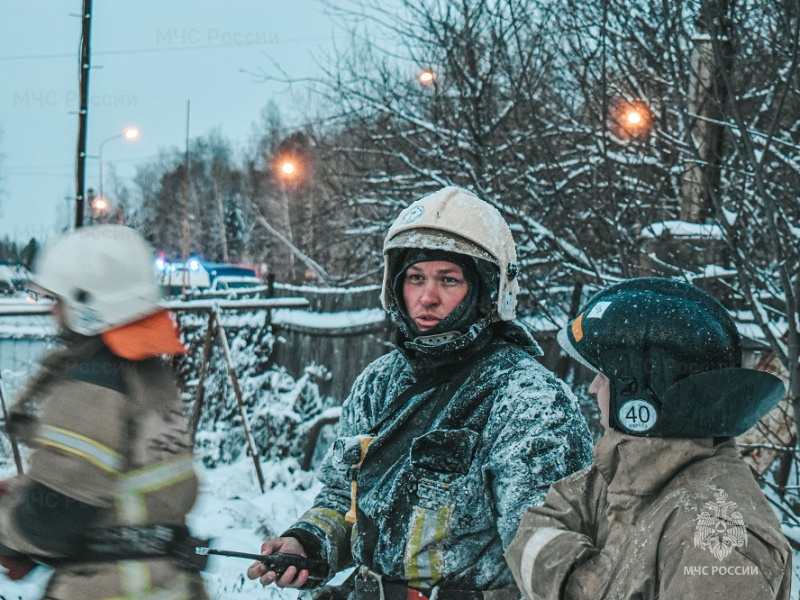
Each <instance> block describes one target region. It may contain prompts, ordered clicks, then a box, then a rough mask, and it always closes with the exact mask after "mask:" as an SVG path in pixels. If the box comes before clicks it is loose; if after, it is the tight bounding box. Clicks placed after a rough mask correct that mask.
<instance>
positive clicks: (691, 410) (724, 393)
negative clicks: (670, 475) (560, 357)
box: [558, 278, 785, 438]
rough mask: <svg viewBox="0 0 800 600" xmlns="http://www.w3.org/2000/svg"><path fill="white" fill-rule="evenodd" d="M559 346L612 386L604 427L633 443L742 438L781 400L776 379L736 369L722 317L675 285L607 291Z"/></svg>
mask: <svg viewBox="0 0 800 600" xmlns="http://www.w3.org/2000/svg"><path fill="white" fill-rule="evenodd" d="M558 341H559V343H560V344H561V347H562V348H564V349H565V350H566V351H567V353H568V354H570V355H571V356H572V357H573V358H575V359H576V360H578V361H579V362H581V363H582V364H584V365H586V366H587V367H589V368H590V369H592V370H594V371H599V372H601V373H603V374H604V375H605V376H606V377H608V378H609V380H610V382H611V397H610V400H609V415H608V417H609V425H610V426H611V427H612V428H613V429H616V430H619V431H622V432H625V433H628V434H631V435H638V436H647V437H682V438H695V437H724V436H735V435H740V434H742V433H744V432H745V431H746V430H747V429H749V428H750V427H752V426H753V425H755V423H756V422H757V421H758V420H759V419H760V418H761V417H762V416H763V415H764V414H765V413H766V412H767V411H769V410H770V409H771V408H772V407H773V406H774V405H775V403H776V402H778V401H779V400H780V399H781V398H782V397H783V394H784V391H785V390H784V386H783V383H782V382H781V381H780V379H778V378H777V377H775V376H773V375H770V374H768V373H764V372H762V371H754V370H752V369H742V368H741V364H742V346H741V340H740V338H739V333H738V331H737V330H736V325H735V323H734V322H733V319H732V318H731V316H730V315H729V314H728V311H727V310H725V308H724V307H723V306H722V305H721V304H720V303H719V302H718V301H717V300H716V299H714V297H713V296H711V295H710V294H708V293H706V292H704V291H702V290H700V289H699V288H696V287H694V286H693V285H690V284H688V283H684V282H680V281H673V280H670V279H661V278H639V279H630V280H627V281H623V282H621V283H617V284H615V285H612V286H609V287H608V288H606V289H604V290H602V291H600V292H599V293H598V294H596V295H595V296H594V297H593V298H592V299H591V300H589V303H588V304H587V305H586V306H585V307H584V309H583V311H582V312H581V313H580V314H579V315H578V317H577V318H576V319H574V320H573V321H571V322H570V323H569V325H568V326H567V327H566V328H564V329H563V330H562V331H561V332H560V333H559V335H558Z"/></svg>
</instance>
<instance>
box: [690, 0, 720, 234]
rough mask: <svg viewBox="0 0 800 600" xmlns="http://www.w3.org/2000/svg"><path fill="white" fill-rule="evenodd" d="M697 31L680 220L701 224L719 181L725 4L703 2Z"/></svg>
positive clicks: (709, 209)
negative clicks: (690, 152)
mask: <svg viewBox="0 0 800 600" xmlns="http://www.w3.org/2000/svg"><path fill="white" fill-rule="evenodd" d="M696 27H697V34H696V35H695V37H694V49H693V50H692V55H691V69H692V70H691V72H690V74H689V77H690V82H689V107H688V108H689V119H690V131H689V135H690V136H691V142H692V145H693V146H694V148H696V150H697V152H696V155H695V157H694V158H693V159H692V160H691V162H690V163H689V164H688V165H687V167H686V170H685V171H684V173H683V175H682V177H681V213H680V218H681V220H682V221H688V222H690V223H704V222H705V221H706V219H708V218H709V217H710V216H711V213H712V210H711V200H710V197H711V196H710V192H711V191H712V190H714V189H716V188H717V187H718V186H719V178H720V171H719V169H720V160H721V158H720V157H721V155H722V142H723V132H724V128H723V126H722V125H721V124H720V123H721V122H722V107H723V105H724V103H725V100H726V97H727V89H726V87H725V82H724V79H723V77H722V70H723V69H728V68H729V66H730V65H729V64H728V63H729V61H730V59H731V39H730V23H729V19H728V0H702V2H701V3H700V15H699V16H698V18H697V21H696ZM715 46H717V48H716V51H715ZM718 58H721V59H722V60H721V61H720V60H718Z"/></svg>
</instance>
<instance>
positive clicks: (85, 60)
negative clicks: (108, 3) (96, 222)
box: [75, 0, 92, 229]
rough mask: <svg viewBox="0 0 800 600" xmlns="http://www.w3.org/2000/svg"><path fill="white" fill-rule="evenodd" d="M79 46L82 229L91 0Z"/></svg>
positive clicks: (78, 205) (78, 207)
mask: <svg viewBox="0 0 800 600" xmlns="http://www.w3.org/2000/svg"><path fill="white" fill-rule="evenodd" d="M81 20H82V21H83V22H82V27H81V45H80V61H81V63H80V66H81V68H80V88H81V92H80V96H81V104H80V109H79V112H78V155H77V157H76V164H75V180H76V181H75V183H76V186H75V228H76V229H77V228H78V227H83V212H84V208H83V206H84V199H83V194H84V188H85V186H86V125H87V121H88V118H89V68H90V66H91V52H90V45H89V42H90V37H91V33H92V0H83V13H82V14H81Z"/></svg>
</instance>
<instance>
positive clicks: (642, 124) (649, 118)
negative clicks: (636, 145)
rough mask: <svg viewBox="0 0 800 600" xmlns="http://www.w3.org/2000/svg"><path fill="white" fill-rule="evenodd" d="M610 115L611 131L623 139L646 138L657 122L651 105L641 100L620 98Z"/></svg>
mask: <svg viewBox="0 0 800 600" xmlns="http://www.w3.org/2000/svg"><path fill="white" fill-rule="evenodd" d="M610 116H611V131H612V133H613V134H614V135H615V136H616V137H618V138H619V139H621V140H633V139H644V138H645V137H647V135H648V134H649V133H650V130H651V129H652V128H653V125H654V123H655V116H654V115H653V113H652V111H651V110H650V107H649V106H647V104H645V103H644V102H642V101H641V100H634V101H629V100H620V101H619V102H617V104H616V105H615V106H614V107H613V108H612V109H611V115H610Z"/></svg>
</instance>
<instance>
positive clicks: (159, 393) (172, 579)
mask: <svg viewBox="0 0 800 600" xmlns="http://www.w3.org/2000/svg"><path fill="white" fill-rule="evenodd" d="M37 378H38V379H39V382H38V383H36V379H37ZM28 396H29V397H28V398H26V402H28V401H31V402H35V403H36V404H37V405H38V406H39V410H38V411H37V412H36V415H35V420H34V421H33V423H32V425H30V426H28V427H26V428H25V430H24V431H23V437H24V439H23V441H24V442H25V443H26V444H28V445H30V446H31V447H32V448H34V450H33V452H32V453H31V455H30V459H29V466H28V468H27V472H26V474H25V475H23V476H19V477H16V478H15V479H13V480H11V482H10V483H11V486H10V490H9V492H8V493H7V494H6V495H5V496H3V497H2V498H0V543H2V544H3V546H5V547H6V548H7V549H8V548H10V549H12V550H15V551H17V552H20V553H23V554H28V555H33V556H38V557H47V558H48V559H51V560H52V561H54V562H55V564H56V567H55V570H54V573H53V576H52V578H51V579H50V582H49V584H48V587H47V590H46V592H45V596H44V597H45V598H51V599H58V600H66V599H69V600H73V599H80V600H99V599H110V598H114V599H117V598H136V599H141V600H147V599H155V598H170V599H175V600H200V599H203V598H206V595H205V592H204V591H203V587H202V581H201V578H200V575H199V574H198V573H196V572H188V571H185V570H182V569H180V568H179V567H178V566H177V565H176V564H174V561H173V560H172V559H169V558H158V559H148V560H126V561H118V562H113V561H110V562H88V563H87V562H84V563H73V564H72V565H69V564H65V563H63V562H62V563H59V562H58V561H59V559H64V558H66V559H67V560H69V559H70V557H73V558H74V557H75V555H76V553H78V552H80V548H81V546H82V544H83V542H82V541H81V540H80V539H81V537H82V536H84V535H85V533H86V532H87V530H90V529H94V528H97V529H102V528H111V527H117V526H138V525H167V526H184V525H185V516H186V514H187V513H188V512H189V510H190V509H191V508H192V505H193V504H194V501H195V498H196V496H197V488H198V485H197V484H198V482H197V477H196V475H195V471H194V467H193V463H192V447H191V443H190V439H189V435H188V428H187V423H186V420H185V419H184V417H183V414H182V404H181V400H180V396H179V394H178V390H177V387H176V385H175V382H174V380H173V378H172V374H171V373H170V372H169V370H168V369H167V367H166V366H165V365H164V364H163V363H162V362H161V360H160V359H158V358H151V359H147V360H142V361H128V360H125V359H122V358H120V357H118V356H115V355H114V354H112V353H111V352H110V351H109V350H108V348H107V347H106V346H105V345H104V344H103V343H102V341H101V340H100V338H99V337H95V338H88V339H84V340H83V341H81V342H79V343H77V344H75V345H74V346H71V347H69V348H66V349H61V350H57V351H55V352H53V353H52V354H51V355H50V356H48V357H46V358H45V359H44V361H43V367H42V369H41V370H40V373H39V374H38V375H37V376H35V377H34V384H32V387H31V388H29V392H28ZM14 410H15V411H17V410H20V411H22V410H25V408H24V407H23V406H21V404H20V403H17V404H16V405H15V407H14Z"/></svg>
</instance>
